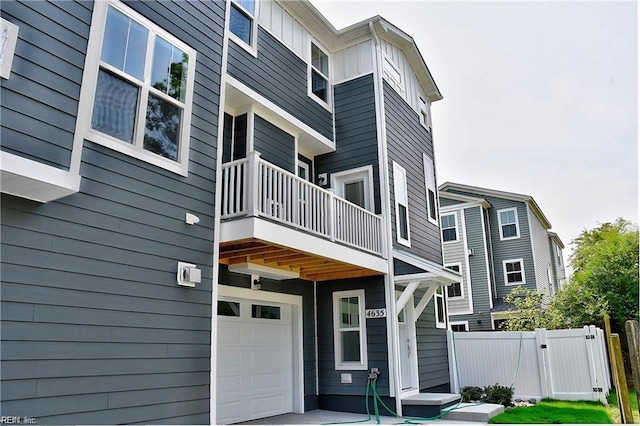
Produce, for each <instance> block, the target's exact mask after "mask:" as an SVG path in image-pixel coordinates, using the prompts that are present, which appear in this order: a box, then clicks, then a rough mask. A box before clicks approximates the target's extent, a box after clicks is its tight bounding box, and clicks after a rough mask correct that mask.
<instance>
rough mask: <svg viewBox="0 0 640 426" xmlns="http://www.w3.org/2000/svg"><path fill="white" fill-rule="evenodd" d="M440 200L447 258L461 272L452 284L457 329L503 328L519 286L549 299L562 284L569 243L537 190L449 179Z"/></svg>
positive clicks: (452, 319) (451, 319) (452, 324)
mask: <svg viewBox="0 0 640 426" xmlns="http://www.w3.org/2000/svg"><path fill="white" fill-rule="evenodd" d="M439 201H440V221H441V224H442V246H443V250H444V263H445V265H446V266H447V267H448V268H449V269H452V270H454V271H456V272H459V273H460V274H461V280H460V281H459V282H456V283H454V284H453V285H451V286H449V287H447V289H446V293H447V308H448V314H449V326H450V328H451V329H452V330H454V331H478V330H497V329H500V327H501V325H502V323H503V322H504V321H505V319H506V318H507V316H508V315H509V313H508V312H507V311H508V309H509V306H508V305H506V304H505V303H503V300H502V299H503V298H504V297H505V296H506V295H507V294H509V293H510V292H511V290H513V289H514V288H516V287H518V286H521V287H525V288H529V289H533V290H536V291H538V292H540V293H542V294H543V303H545V304H546V303H548V301H549V299H550V298H551V297H553V295H554V294H555V293H556V291H558V290H559V289H560V288H562V286H563V284H564V282H565V279H566V277H565V268H564V260H563V258H562V249H563V248H564V244H563V243H562V240H561V239H560V238H559V237H558V235H557V234H556V233H555V232H552V231H551V223H549V220H548V219H547V218H546V216H545V215H544V213H543V212H542V210H541V209H540V206H539V205H538V204H537V203H536V201H535V200H534V199H533V198H532V197H531V196H528V195H522V194H515V193H511V192H505V191H497V190H493V189H487V188H479V187H474V186H470V185H462V184H457V183H449V182H447V183H444V184H442V185H441V186H440V187H439Z"/></svg>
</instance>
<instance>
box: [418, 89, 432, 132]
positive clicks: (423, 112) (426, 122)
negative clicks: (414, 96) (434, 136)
mask: <svg viewBox="0 0 640 426" xmlns="http://www.w3.org/2000/svg"><path fill="white" fill-rule="evenodd" d="M419 104H420V105H419V106H420V124H422V125H423V126H424V127H426V128H427V130H429V131H431V114H430V113H429V103H428V102H427V101H425V100H424V99H423V98H422V97H420V98H419Z"/></svg>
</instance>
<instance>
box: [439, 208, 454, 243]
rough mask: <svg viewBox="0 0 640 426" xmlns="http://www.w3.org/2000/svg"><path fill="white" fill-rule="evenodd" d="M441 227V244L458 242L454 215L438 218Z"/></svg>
mask: <svg viewBox="0 0 640 426" xmlns="http://www.w3.org/2000/svg"><path fill="white" fill-rule="evenodd" d="M440 222H441V224H442V225H441V226H442V242H444V243H447V242H455V241H458V223H457V220H456V214H455V213H451V214H446V215H442V217H441V218H440Z"/></svg>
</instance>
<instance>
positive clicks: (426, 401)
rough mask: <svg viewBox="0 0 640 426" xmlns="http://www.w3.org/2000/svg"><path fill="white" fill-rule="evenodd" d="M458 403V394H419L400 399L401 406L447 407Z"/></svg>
mask: <svg viewBox="0 0 640 426" xmlns="http://www.w3.org/2000/svg"><path fill="white" fill-rule="evenodd" d="M458 401H460V394H458V393H419V394H416V395H412V396H408V397H405V398H402V405H438V406H442V405H447V404H450V403H452V402H458Z"/></svg>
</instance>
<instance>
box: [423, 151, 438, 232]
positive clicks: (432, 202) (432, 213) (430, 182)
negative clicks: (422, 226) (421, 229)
mask: <svg viewBox="0 0 640 426" xmlns="http://www.w3.org/2000/svg"><path fill="white" fill-rule="evenodd" d="M422 159H423V162H424V180H425V186H426V188H427V217H428V218H429V222H431V223H433V224H434V225H437V224H438V200H437V198H436V197H437V189H436V174H435V170H434V167H433V160H432V159H431V158H429V157H427V154H422Z"/></svg>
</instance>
